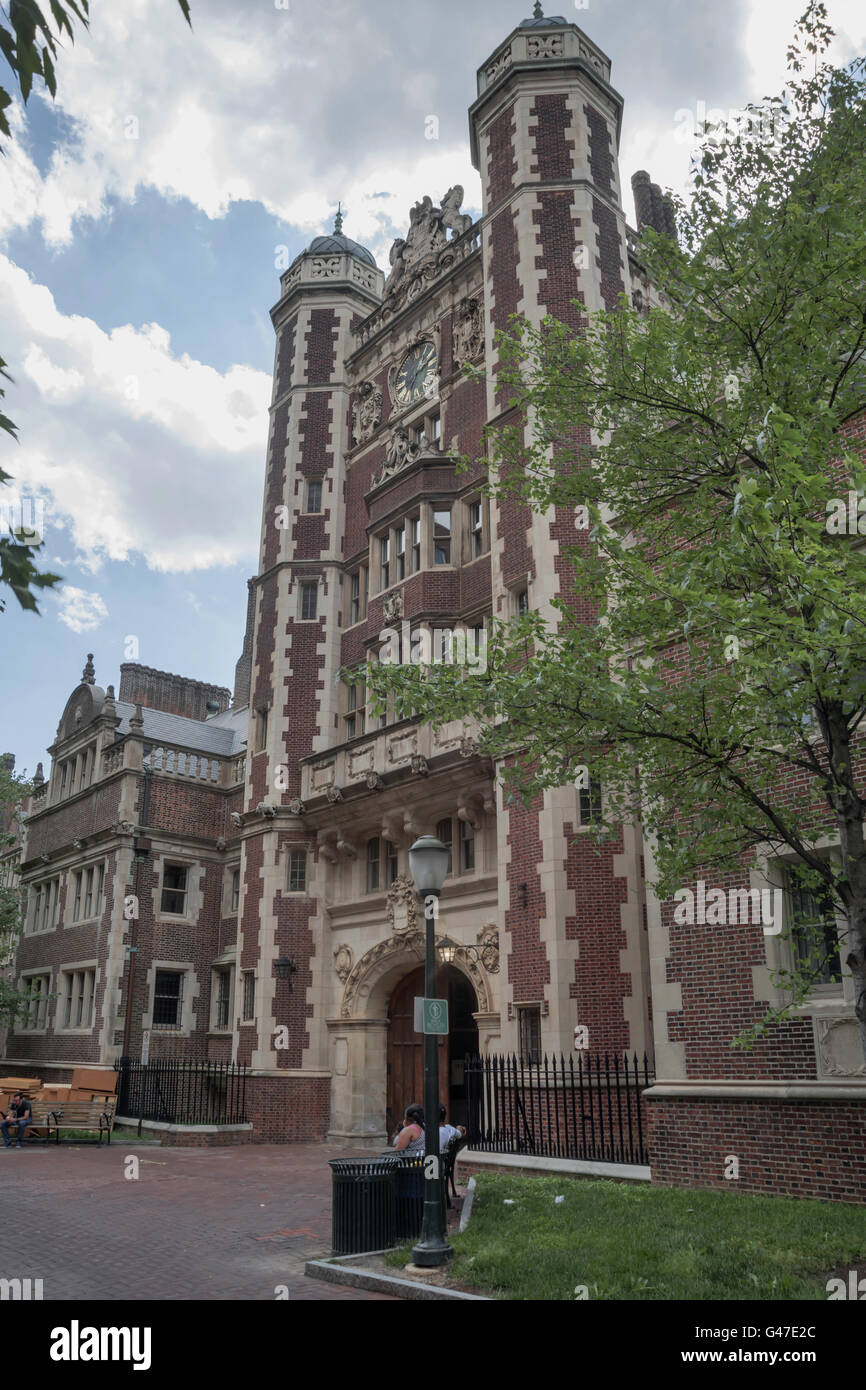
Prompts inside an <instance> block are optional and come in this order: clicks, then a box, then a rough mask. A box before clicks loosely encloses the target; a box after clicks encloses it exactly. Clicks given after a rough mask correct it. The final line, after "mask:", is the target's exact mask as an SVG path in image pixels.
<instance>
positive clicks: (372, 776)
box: [364, 770, 385, 792]
mask: <svg viewBox="0 0 866 1390" xmlns="http://www.w3.org/2000/svg"><path fill="white" fill-rule="evenodd" d="M364 781H365V782H366V783H367V786H368V787H369V788H370V791H371V792H380V791H381V790H382V788H383V787H384V785H385V783H384V782H383V780H382V778H381V776H380V775H379V773H378V772H373V771H372V770H371V771H370V772H368V773H367V776H366V777H365V778H364Z"/></svg>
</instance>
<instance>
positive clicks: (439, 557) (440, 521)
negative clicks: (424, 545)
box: [433, 510, 451, 565]
mask: <svg viewBox="0 0 866 1390" xmlns="http://www.w3.org/2000/svg"><path fill="white" fill-rule="evenodd" d="M433 563H434V565H450V563H451V512H450V511H448V510H444V511H441V512H434V513H433Z"/></svg>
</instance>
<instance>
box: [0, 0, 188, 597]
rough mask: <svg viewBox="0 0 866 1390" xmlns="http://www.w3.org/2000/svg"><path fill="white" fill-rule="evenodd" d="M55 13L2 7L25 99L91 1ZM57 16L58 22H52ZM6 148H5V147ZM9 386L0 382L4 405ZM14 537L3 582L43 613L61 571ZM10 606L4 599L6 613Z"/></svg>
mask: <svg viewBox="0 0 866 1390" xmlns="http://www.w3.org/2000/svg"><path fill="white" fill-rule="evenodd" d="M178 4H179V5H180V8H181V11H182V13H183V16H184V18H185V19H186V21H187V23H188V24H189V25H190V28H192V21H191V19H190V12H189V0H178ZM47 8H48V9H49V10H50V12H51V15H50V18H48V17H47V16H46V14H45V12H44V10H43V9H42V8H41V7H40V5H38V4H37V3H36V0H10V3H9V7H8V11H5V10H4V11H0V14H2V16H3V20H5V22H2V21H0V53H2V55H3V57H4V58H5V60H6V62H7V63H8V65H9V68H10V69H11V72H12V78H13V82H14V84H17V87H18V90H19V91H20V93H21V97H22V100H23V101H24V103H25V104H26V102H27V99H28V97H29V96H30V93H31V91H32V88H33V83H34V80H35V81H38V82H41V83H42V84H43V85H44V86H45V88H46V89H47V90H48V91H49V92H50V93H51V96H52V97H55V96H56V95H57V73H56V68H55V63H56V61H57V57H58V50H59V49H60V48H61V47H62V44H63V38H64V35H65V36H66V37H67V38H68V39H69V42H70V43H74V41H75V28H76V26H79V27H83V28H85V29H86V28H87V27H88V22H89V20H88V17H89V14H90V0H49V3H48V7H47ZM52 21H53V24H52ZM12 100H13V96H12V95H11V94H10V93H9V92H8V91H7V90H6V89H5V87H0V135H5V136H6V137H7V138H10V137H11V135H12V131H11V129H10V126H9V121H8V119H7V116H6V112H7V109H8V107H9V106H10V105H11V104H12ZM3 152H4V153H5V150H4V151H3ZM0 377H4V378H5V379H6V380H7V381H11V380H12V378H11V377H10V375H9V373H8V371H7V370H6V363H5V362H4V361H3V359H2V357H0ZM5 395H6V388H5V387H3V386H0V406H2V403H3V400H4V397H5ZM0 430H5V432H6V433H7V434H8V435H11V437H12V438H13V439H17V437H18V432H17V427H16V426H15V424H14V423H13V421H12V420H10V419H9V417H8V415H6V414H5V412H4V411H3V410H2V409H0ZM11 481H12V475H11V474H10V473H7V472H6V471H5V469H3V468H2V467H0V486H3V485H8V484H9V483H10V482H11ZM9 529H10V533H11V534H10V536H0V585H3V584H6V585H8V586H9V588H10V589H11V590H12V592H13V594H14V595H15V597H16V598H17V599H18V602H19V603H20V604H21V607H22V608H27V609H30V610H32V611H33V612H35V613H38V612H39V607H38V604H37V602H36V595H35V593H34V592H33V591H34V590H39V589H51V588H53V587H54V585H55V584H58V583H59V582H60V576H59V575H57V574H50V573H47V572H40V571H39V570H37V568H36V565H35V563H34V560H35V558H36V553H37V551H38V549H39V546H40V545H41V544H42V541H41V539H39V540H38V541H37V542H36V544H35V545H34V544H30V543H28V542H30V541H31V539H32V538H31V536H30V535H29V534H28V533H27V532H24V531H20V530H18V529H16V528H15V527H14V526H10V528H9ZM5 607H6V604H5V601H4V599H3V598H0V613H2V612H4V610H5Z"/></svg>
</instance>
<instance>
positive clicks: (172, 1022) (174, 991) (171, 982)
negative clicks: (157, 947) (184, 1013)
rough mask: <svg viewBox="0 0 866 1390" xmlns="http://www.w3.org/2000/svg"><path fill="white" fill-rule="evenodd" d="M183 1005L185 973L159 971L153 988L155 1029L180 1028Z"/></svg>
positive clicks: (153, 1025) (153, 1024)
mask: <svg viewBox="0 0 866 1390" xmlns="http://www.w3.org/2000/svg"><path fill="white" fill-rule="evenodd" d="M182 1004H183V973H182V971H180V970H157V972H156V980H155V982H154V988H153V1023H152V1027H154V1028H179V1027H180V1022H181V1005H182Z"/></svg>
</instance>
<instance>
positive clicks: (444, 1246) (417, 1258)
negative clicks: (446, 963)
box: [409, 835, 454, 1267]
mask: <svg viewBox="0 0 866 1390" xmlns="http://www.w3.org/2000/svg"><path fill="white" fill-rule="evenodd" d="M448 858H449V855H448V849H447V846H445V845H443V843H442V841H441V840H437V839H436V837H435V835H422V836H421V838H420V839H419V840H416V841H415V843H414V845H413V846H412V848H411V849H410V850H409V872H410V873H411V875H412V877H413V879H414V880H415V887H416V888H417V889H418V896H419V898H420V899H421V900H422V902H423V903H424V918H425V923H426V932H425V936H426V940H425V947H426V950H425V957H424V997H425V999H432V998H433V997H434V995H435V992H436V918H437V917H438V915H439V894H440V893H441V892H442V885H443V883H444V882H445V876H446V874H447V873H448ZM438 1048H439V1040H438V1037H437V1036H436V1034H435V1033H425V1034H424V1220H423V1224H422V1226H421V1238H420V1240H419V1241H418V1244H417V1245H415V1246H414V1247H413V1249H412V1259H413V1260H414V1262H415V1264H416V1265H420V1266H422V1267H429V1266H432V1265H441V1264H444V1263H445V1261H446V1260H447V1259H448V1257H449V1255H452V1254H453V1253H454V1252H453V1250H452V1248H451V1246H450V1245H449V1244H448V1243H447V1241H446V1239H445V1207H444V1205H443V1202H442V1174H441V1167H442V1164H441V1158H440V1155H439V1051H438Z"/></svg>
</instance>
